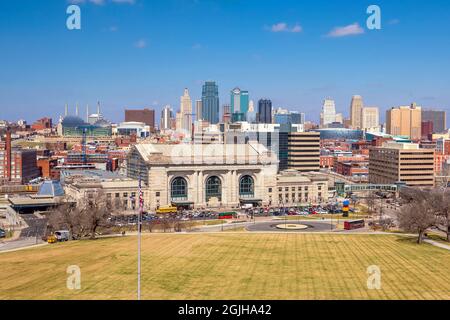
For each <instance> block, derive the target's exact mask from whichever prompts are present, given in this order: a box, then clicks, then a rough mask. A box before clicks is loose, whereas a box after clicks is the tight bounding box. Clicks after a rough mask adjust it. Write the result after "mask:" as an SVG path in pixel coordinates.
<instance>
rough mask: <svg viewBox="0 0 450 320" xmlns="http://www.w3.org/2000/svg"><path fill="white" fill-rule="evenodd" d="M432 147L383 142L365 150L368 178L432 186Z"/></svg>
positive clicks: (413, 185) (376, 181)
mask: <svg viewBox="0 0 450 320" xmlns="http://www.w3.org/2000/svg"><path fill="white" fill-rule="evenodd" d="M434 153H435V151H434V149H421V148H420V147H419V145H418V144H414V143H395V142H389V143H385V144H384V145H383V147H375V148H371V149H370V152H369V182H370V183H375V184H393V183H397V182H399V181H400V182H404V183H406V185H407V186H411V187H434Z"/></svg>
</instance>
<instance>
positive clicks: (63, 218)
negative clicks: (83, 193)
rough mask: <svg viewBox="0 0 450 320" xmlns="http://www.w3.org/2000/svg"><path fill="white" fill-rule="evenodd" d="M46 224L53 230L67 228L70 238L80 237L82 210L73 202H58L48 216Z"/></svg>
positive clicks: (81, 231) (81, 232)
mask: <svg viewBox="0 0 450 320" xmlns="http://www.w3.org/2000/svg"><path fill="white" fill-rule="evenodd" d="M48 224H49V227H50V229H52V230H53V231H56V230H58V229H59V230H62V229H67V230H68V231H69V232H70V240H73V239H77V238H80V237H82V234H83V226H82V210H80V208H79V207H77V206H76V204H74V203H68V202H67V203H62V204H60V205H59V206H58V207H57V208H56V209H55V210H54V211H53V212H52V213H51V214H50V216H49V220H48Z"/></svg>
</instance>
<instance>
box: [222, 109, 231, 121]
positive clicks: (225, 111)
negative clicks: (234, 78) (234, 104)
mask: <svg viewBox="0 0 450 320" xmlns="http://www.w3.org/2000/svg"><path fill="white" fill-rule="evenodd" d="M222 108H223V113H222V122H223V123H230V122H231V106H230V105H229V104H225V105H223V107H222Z"/></svg>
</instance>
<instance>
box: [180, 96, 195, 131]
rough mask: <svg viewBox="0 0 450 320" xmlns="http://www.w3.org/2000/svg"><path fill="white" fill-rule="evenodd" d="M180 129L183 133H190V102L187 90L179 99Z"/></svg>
mask: <svg viewBox="0 0 450 320" xmlns="http://www.w3.org/2000/svg"><path fill="white" fill-rule="evenodd" d="M180 113H181V118H182V120H181V128H180V129H182V130H183V131H186V132H190V131H191V129H192V100H191V97H190V95H189V90H188V89H187V88H186V89H184V94H183V95H182V96H181V98H180Z"/></svg>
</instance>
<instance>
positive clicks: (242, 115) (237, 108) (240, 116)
mask: <svg viewBox="0 0 450 320" xmlns="http://www.w3.org/2000/svg"><path fill="white" fill-rule="evenodd" d="M248 99H249V97H248V91H243V90H241V89H239V88H234V89H233V90H231V113H232V118H233V122H235V121H246V120H247V113H248V104H249V101H248Z"/></svg>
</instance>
